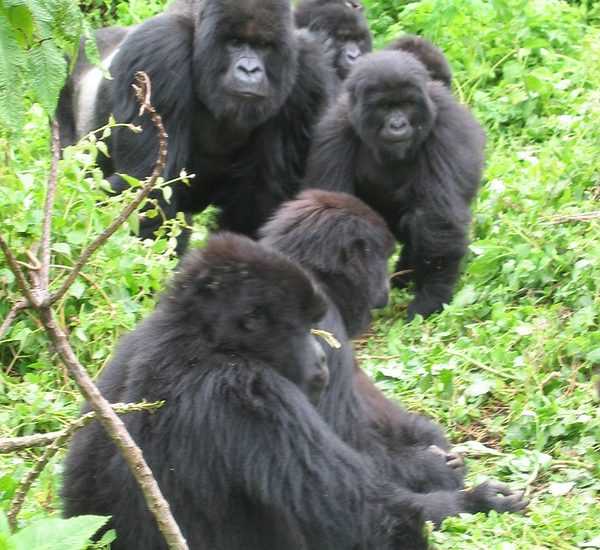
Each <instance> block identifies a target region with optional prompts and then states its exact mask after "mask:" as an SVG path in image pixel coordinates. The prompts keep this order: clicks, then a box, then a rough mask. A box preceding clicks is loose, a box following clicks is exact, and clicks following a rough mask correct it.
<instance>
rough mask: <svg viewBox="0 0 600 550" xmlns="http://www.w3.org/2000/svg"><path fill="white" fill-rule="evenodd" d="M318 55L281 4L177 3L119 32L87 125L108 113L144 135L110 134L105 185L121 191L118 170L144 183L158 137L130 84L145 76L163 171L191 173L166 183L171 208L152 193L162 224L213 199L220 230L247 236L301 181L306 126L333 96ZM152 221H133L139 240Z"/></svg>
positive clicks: (240, 0)
mask: <svg viewBox="0 0 600 550" xmlns="http://www.w3.org/2000/svg"><path fill="white" fill-rule="evenodd" d="M327 51H328V50H327V46H325V45H321V44H319V43H318V41H317V40H314V39H311V37H309V36H307V35H302V36H299V35H298V34H297V31H295V29H294V26H293V20H292V13H291V6H290V5H289V2H288V1H287V0H202V1H200V0H198V1H197V2H189V1H184V2H182V3H179V4H177V3H176V4H175V5H174V6H173V7H172V8H171V9H168V10H167V13H165V14H162V15H159V16H156V17H153V18H151V19H150V20H148V21H146V22H145V23H143V24H142V25H140V26H139V27H138V28H136V29H134V30H133V31H132V32H130V33H129V34H128V36H127V39H126V40H125V41H124V43H123V44H122V45H121V47H120V50H119V53H118V54H117V56H116V57H115V59H114V60H113V62H112V64H111V74H112V76H113V80H111V81H108V80H104V81H103V84H102V87H101V89H100V90H99V95H98V98H99V100H98V102H97V109H96V120H95V123H96V125H98V126H100V125H101V124H103V123H104V122H105V120H106V118H107V116H108V114H109V112H113V113H114V115H115V118H116V120H117V121H119V122H126V123H132V124H135V125H139V126H141V127H142V128H143V132H142V133H141V134H136V133H132V132H131V131H130V130H129V129H126V128H115V130H114V132H113V136H112V142H111V143H110V146H109V148H110V152H111V161H112V162H111V166H108V167H106V168H105V172H106V174H107V176H110V177H109V181H110V184H111V186H112V188H113V189H114V190H115V191H116V192H120V191H122V190H123V189H125V188H126V187H127V183H126V182H125V181H124V180H123V179H122V178H121V177H120V176H119V175H118V173H127V174H130V175H132V176H135V177H137V178H144V177H147V176H148V175H149V174H150V173H151V170H152V167H153V164H154V162H155V159H156V153H157V149H158V138H157V136H156V131H155V129H154V128H153V126H152V124H151V123H150V121H149V119H148V117H147V116H146V115H143V116H141V117H140V116H139V105H138V104H137V102H136V100H135V98H134V95H133V92H132V89H131V84H132V82H133V79H134V74H135V72H136V71H138V70H144V71H145V72H146V73H148V75H149V77H150V79H151V82H152V102H153V104H154V106H155V107H156V110H157V112H158V113H160V114H161V115H162V118H163V122H164V124H165V127H166V130H167V132H168V134H169V153H168V157H167V163H166V167H165V170H164V174H163V175H164V177H165V179H167V180H168V179H172V178H176V177H178V176H179V174H180V171H181V170H182V169H183V168H185V169H186V171H187V173H188V174H190V173H191V174H195V178H193V179H191V180H190V185H186V184H184V183H175V184H173V185H172V190H173V193H172V197H171V199H170V202H167V201H165V200H164V198H163V195H162V193H160V192H157V193H155V195H154V198H156V200H157V201H158V203H159V205H160V207H161V208H162V210H163V212H164V217H166V218H172V217H174V216H175V215H176V213H177V212H180V211H181V212H184V213H186V214H193V213H195V212H200V211H202V210H203V209H204V208H206V206H207V205H209V204H214V205H217V206H218V207H220V209H221V211H222V215H221V218H220V227H221V228H224V229H230V230H233V231H236V232H240V233H244V234H247V235H250V236H253V235H254V234H255V232H256V230H257V229H258V227H259V226H260V225H261V224H262V223H263V222H264V221H265V220H266V219H267V217H268V215H269V214H270V213H271V212H272V211H273V210H274V209H275V208H276V207H277V206H278V205H279V204H280V203H281V202H282V201H284V200H286V199H287V198H290V197H291V196H293V195H294V194H295V193H296V191H297V190H298V188H299V186H300V180H301V178H302V176H303V175H304V168H305V161H306V156H307V154H308V148H309V141H310V136H311V131H312V127H313V125H314V123H315V122H316V120H317V118H318V116H319V115H320V113H321V110H322V108H323V107H324V106H325V105H326V103H327V102H328V101H329V97H330V94H331V91H332V90H331V81H332V77H331V73H333V71H332V69H331V68H329V67H327V66H326V61H325V59H326V57H327V56H326V54H327ZM248 63H250V64H252V65H253V66H252V67H250V66H249V65H248ZM259 69H260V70H259ZM257 70H259V72H256V71H257ZM162 219H163V216H157V217H155V218H152V219H148V218H147V217H143V218H142V220H141V229H140V236H141V237H143V238H146V237H152V236H153V235H154V233H155V231H156V229H157V227H158V226H159V225H160V224H161V223H162ZM183 248H184V245H182V246H181V247H180V249H183Z"/></svg>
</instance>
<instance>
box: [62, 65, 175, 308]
mask: <svg viewBox="0 0 600 550" xmlns="http://www.w3.org/2000/svg"><path fill="white" fill-rule="evenodd" d="M135 78H136V81H137V83H138V86H137V87H136V97H137V98H138V101H140V102H144V103H143V104H144V108H145V110H146V111H147V112H148V113H149V116H150V119H151V120H152V122H153V123H154V125H155V126H156V129H157V131H158V139H159V147H158V157H157V159H156V164H155V165H154V170H153V171H152V175H151V176H150V178H148V179H147V180H146V183H145V184H144V185H143V187H142V188H141V190H140V191H139V193H138V194H137V195H136V197H135V198H134V199H133V201H132V202H131V203H129V204H128V205H127V206H126V207H125V208H124V209H123V210H122V212H121V213H120V214H119V215H118V216H117V218H116V219H115V220H114V221H113V222H112V223H111V224H110V225H109V226H108V227H107V228H106V229H105V230H104V232H103V233H101V234H100V235H99V236H98V237H97V238H96V239H94V241H93V242H92V243H91V244H90V245H89V246H88V247H87V248H86V249H85V250H84V251H83V252H82V253H81V256H79V258H78V260H77V261H76V262H75V265H74V266H73V271H71V273H70V274H69V276H68V277H67V278H66V279H65V281H64V282H63V284H62V285H61V287H60V288H59V289H58V290H57V291H56V292H55V293H54V294H52V295H51V296H50V303H52V304H54V303H56V302H57V301H58V300H60V299H61V298H62V297H63V296H64V294H65V292H67V290H68V289H69V287H70V286H71V285H72V284H73V282H74V281H75V279H76V278H77V275H79V272H80V271H81V269H82V268H83V266H84V265H85V264H86V262H87V261H88V259H89V258H90V256H91V255H92V254H93V253H94V252H96V250H98V248H100V246H102V245H103V244H104V243H105V242H106V241H107V240H108V239H109V237H110V236H111V235H112V234H113V233H114V232H115V231H116V230H117V229H119V227H121V225H123V223H124V222H125V220H127V218H128V217H129V216H130V215H131V214H132V213H133V212H134V211H135V210H137V208H138V206H139V205H140V204H141V203H142V201H143V200H144V199H145V198H146V197H147V196H148V195H149V194H150V192H151V191H152V189H153V188H154V186H155V185H156V182H157V180H158V178H159V177H160V176H161V174H162V172H163V170H164V167H165V163H166V160H167V150H168V139H169V136H168V134H167V132H166V130H165V127H164V125H163V123H162V118H161V116H160V115H159V114H158V113H157V112H156V110H155V109H154V107H153V106H152V105H151V104H150V103H149V102H148V101H147V100H148V96H147V94H146V89H147V88H146V86H147V83H148V82H149V79H148V75H146V73H144V72H142V71H138V72H137V73H136V74H135Z"/></svg>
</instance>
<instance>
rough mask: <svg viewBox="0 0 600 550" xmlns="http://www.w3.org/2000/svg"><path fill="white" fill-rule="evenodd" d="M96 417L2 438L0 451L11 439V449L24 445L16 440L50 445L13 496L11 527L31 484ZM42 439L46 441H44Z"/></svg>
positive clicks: (140, 406) (130, 406)
mask: <svg viewBox="0 0 600 550" xmlns="http://www.w3.org/2000/svg"><path fill="white" fill-rule="evenodd" d="M163 403H164V402H162V401H155V402H154V403H115V404H113V405H112V408H113V410H114V411H115V412H117V413H119V414H123V413H129V412H138V411H148V410H150V411H151V410H155V409H157V408H159V407H161V406H162V405H163ZM96 417H97V415H96V413H95V412H94V411H90V412H88V413H86V414H84V415H82V416H80V417H79V418H77V419H75V420H73V421H72V422H71V423H70V424H69V425H68V426H67V427H66V428H64V429H62V430H60V431H58V432H51V433H48V434H36V435H35V436H29V437H16V438H9V439H4V440H2V439H0V452H3V447H4V446H6V445H7V444H10V441H11V440H12V441H13V442H16V445H15V448H12V449H10V450H11V451H15V450H18V449H22V448H23V447H22V446H18V445H19V442H18V441H16V440H22V442H23V443H25V440H29V441H30V442H33V445H27V447H32V446H38V447H39V446H41V445H48V447H47V449H46V450H45V451H44V454H42V456H41V457H39V458H38V459H37V460H36V462H35V464H34V466H33V468H31V470H29V471H28V472H27V475H26V476H25V478H24V479H23V481H21V484H20V485H19V488H18V489H17V491H16V492H15V494H14V496H13V498H12V501H11V503H10V510H9V511H8V514H6V517H7V518H8V524H9V526H10V528H11V529H14V528H15V527H16V523H17V516H18V515H19V512H20V511H21V508H22V507H23V503H24V502H25V497H26V496H27V493H28V492H29V489H31V486H32V485H33V483H34V482H35V480H36V479H37V478H38V477H39V475H40V474H41V473H42V471H43V470H44V468H45V467H46V464H48V462H50V460H51V459H52V457H53V456H54V455H55V454H56V453H57V452H58V451H60V449H61V448H62V446H63V445H64V443H65V442H66V441H67V439H69V438H70V437H71V436H72V435H73V434H74V433H75V432H76V431H77V430H79V429H81V428H83V427H84V426H87V425H88V424H90V423H91V422H92V420H95V419H96ZM34 438H35V439H34ZM44 438H45V440H44ZM50 438H52V439H50ZM42 441H44V442H43V443H42ZM4 452H6V451H4Z"/></svg>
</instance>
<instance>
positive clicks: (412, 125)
mask: <svg viewBox="0 0 600 550" xmlns="http://www.w3.org/2000/svg"><path fill="white" fill-rule="evenodd" d="M484 147H485V134H484V132H483V129H482V128H481V126H480V125H479V124H478V123H477V121H476V120H475V118H474V117H473V116H472V115H471V113H470V112H469V111H468V110H467V109H466V108H465V107H463V106H462V105H460V104H459V103H458V101H457V100H456V98H455V97H454V96H453V95H452V93H451V92H450V90H449V89H448V87H447V86H446V85H445V84H444V83H442V82H439V81H437V80H432V78H431V76H430V74H429V72H428V71H427V68H426V67H425V66H424V65H423V63H422V62H421V61H419V59H418V58H417V57H416V56H415V55H413V54H411V53H408V52H405V51H382V52H377V53H373V54H368V55H365V56H363V57H361V58H360V59H359V60H358V61H357V62H356V65H355V67H354V68H353V70H352V71H351V73H350V75H349V77H348V78H347V79H346V81H345V82H344V84H343V91H342V94H341V95H340V96H339V97H338V99H337V100H336V101H335V103H334V104H333V105H332V106H331V107H330V108H329V110H328V111H327V112H326V114H325V115H324V116H323V118H322V119H321V121H320V122H319V124H318V125H317V128H316V130H315V136H314V140H313V142H312V145H311V150H310V154H309V160H308V167H307V174H306V178H305V186H306V187H317V188H321V189H328V190H332V191H346V192H349V193H353V194H355V195H357V196H358V197H360V198H361V199H363V200H364V201H365V202H366V203H367V204H369V205H370V206H371V207H372V208H374V209H375V210H376V211H377V212H379V214H381V215H382V216H383V218H384V219H385V220H386V222H387V224H388V226H389V228H390V230H391V231H392V233H393V234H394V236H395V237H396V238H397V239H398V240H399V241H400V242H401V243H402V245H403V246H402V252H401V256H400V259H399V261H398V264H397V266H396V271H397V273H398V274H397V276H396V279H395V281H394V283H395V284H396V285H398V286H402V285H405V284H407V283H408V282H409V281H414V284H415V291H416V292H415V297H414V299H413V301H412V302H411V303H410V304H409V306H408V316H409V319H412V318H413V317H414V316H415V315H417V314H420V315H422V316H423V317H427V316H428V315H430V314H431V313H433V312H435V311H438V310H440V309H441V308H442V306H443V304H445V303H449V302H450V301H451V299H452V295H453V293H454V287H455V285H456V282H457V281H458V278H459V268H460V263H461V260H462V258H463V256H464V255H465V253H466V251H467V233H468V228H469V222H470V219H471V215H470V203H471V201H472V200H473V198H474V197H475V195H476V193H477V189H478V187H479V184H480V181H481V175H482V171H483V165H484Z"/></svg>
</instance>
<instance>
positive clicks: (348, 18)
mask: <svg viewBox="0 0 600 550" xmlns="http://www.w3.org/2000/svg"><path fill="white" fill-rule="evenodd" d="M294 18H295V21H296V27H298V28H299V29H308V30H309V31H311V32H313V33H316V34H317V35H318V36H319V37H320V39H321V40H323V39H326V40H329V41H330V42H331V48H332V50H333V60H332V61H333V67H334V69H335V71H336V73H337V76H338V79H339V82H338V85H339V84H340V83H341V81H342V80H344V79H345V78H346V76H347V75H348V73H349V72H350V69H351V68H352V66H353V65H354V63H355V62H356V60H357V59H358V58H359V57H360V56H361V55H363V54H365V53H368V52H370V51H371V50H372V49H373V41H372V38H371V31H370V30H369V24H368V23H367V19H366V17H365V15H364V13H363V6H362V4H361V3H360V2H354V1H352V2H350V1H347V0H304V1H302V2H300V3H299V4H298V5H297V6H296V9H295V11H294Z"/></svg>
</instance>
